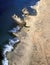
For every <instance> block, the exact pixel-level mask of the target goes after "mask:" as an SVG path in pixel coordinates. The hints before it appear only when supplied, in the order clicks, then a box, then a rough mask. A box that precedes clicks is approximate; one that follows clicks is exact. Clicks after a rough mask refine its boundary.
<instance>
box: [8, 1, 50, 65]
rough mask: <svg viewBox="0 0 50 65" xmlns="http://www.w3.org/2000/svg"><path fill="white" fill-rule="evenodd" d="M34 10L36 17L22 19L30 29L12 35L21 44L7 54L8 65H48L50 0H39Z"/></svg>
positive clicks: (49, 52)
mask: <svg viewBox="0 0 50 65" xmlns="http://www.w3.org/2000/svg"><path fill="white" fill-rule="evenodd" d="M34 8H35V9H36V10H37V15H36V16H30V15H29V16H27V17H26V18H25V19H24V20H25V21H26V23H27V25H28V26H30V27H29V28H26V27H23V28H22V29H21V31H20V32H19V33H16V34H14V35H16V36H18V37H19V39H20V40H21V42H20V43H19V44H18V45H17V46H16V47H15V49H14V51H12V52H11V53H8V55H7V57H8V60H9V65H50V0H40V1H39V3H38V4H37V5H36V6H34Z"/></svg>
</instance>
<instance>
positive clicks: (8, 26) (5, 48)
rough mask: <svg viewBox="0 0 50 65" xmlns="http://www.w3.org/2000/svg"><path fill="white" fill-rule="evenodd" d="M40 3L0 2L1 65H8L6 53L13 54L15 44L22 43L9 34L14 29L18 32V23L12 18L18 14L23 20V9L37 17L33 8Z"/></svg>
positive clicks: (25, 1) (22, 1) (24, 0)
mask: <svg viewBox="0 0 50 65" xmlns="http://www.w3.org/2000/svg"><path fill="white" fill-rule="evenodd" d="M38 1H39V0H0V65H8V60H7V58H6V53H7V52H11V51H12V49H13V46H14V44H15V43H18V42H19V41H20V40H19V39H18V37H16V36H14V35H12V34H9V30H13V28H15V29H17V31H18V27H16V26H17V23H15V22H14V21H12V19H11V16H12V15H14V14H16V15H17V16H19V17H20V18H22V19H23V18H24V17H23V16H22V15H23V13H22V9H23V8H27V10H28V12H29V13H30V15H37V11H36V10H35V9H32V8H31V6H33V5H36V4H37V2H38ZM19 29H20V27H19ZM13 31H14V30H13ZM17 31H16V32H17Z"/></svg>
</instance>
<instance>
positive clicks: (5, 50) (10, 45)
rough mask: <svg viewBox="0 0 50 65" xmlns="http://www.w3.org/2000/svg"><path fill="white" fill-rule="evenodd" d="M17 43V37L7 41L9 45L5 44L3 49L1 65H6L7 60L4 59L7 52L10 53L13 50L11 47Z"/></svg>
mask: <svg viewBox="0 0 50 65" xmlns="http://www.w3.org/2000/svg"><path fill="white" fill-rule="evenodd" d="M18 42H19V39H18V38H17V37H15V38H13V39H9V44H6V45H5V46H4V48H3V56H4V58H3V60H2V65H8V60H7V57H6V53H7V52H11V51H12V50H13V46H14V45H15V44H16V43H18Z"/></svg>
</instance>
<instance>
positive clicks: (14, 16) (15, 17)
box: [12, 14, 26, 27]
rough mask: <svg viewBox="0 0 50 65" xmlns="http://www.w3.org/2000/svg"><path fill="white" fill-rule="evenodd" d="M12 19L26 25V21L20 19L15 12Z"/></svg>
mask: <svg viewBox="0 0 50 65" xmlns="http://www.w3.org/2000/svg"><path fill="white" fill-rule="evenodd" d="M12 19H13V20H14V21H15V22H16V23H17V24H18V25H19V26H21V27H23V26H26V22H25V21H24V20H22V19H20V18H19V17H18V16H17V15H16V14H14V15H13V16H12Z"/></svg>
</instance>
